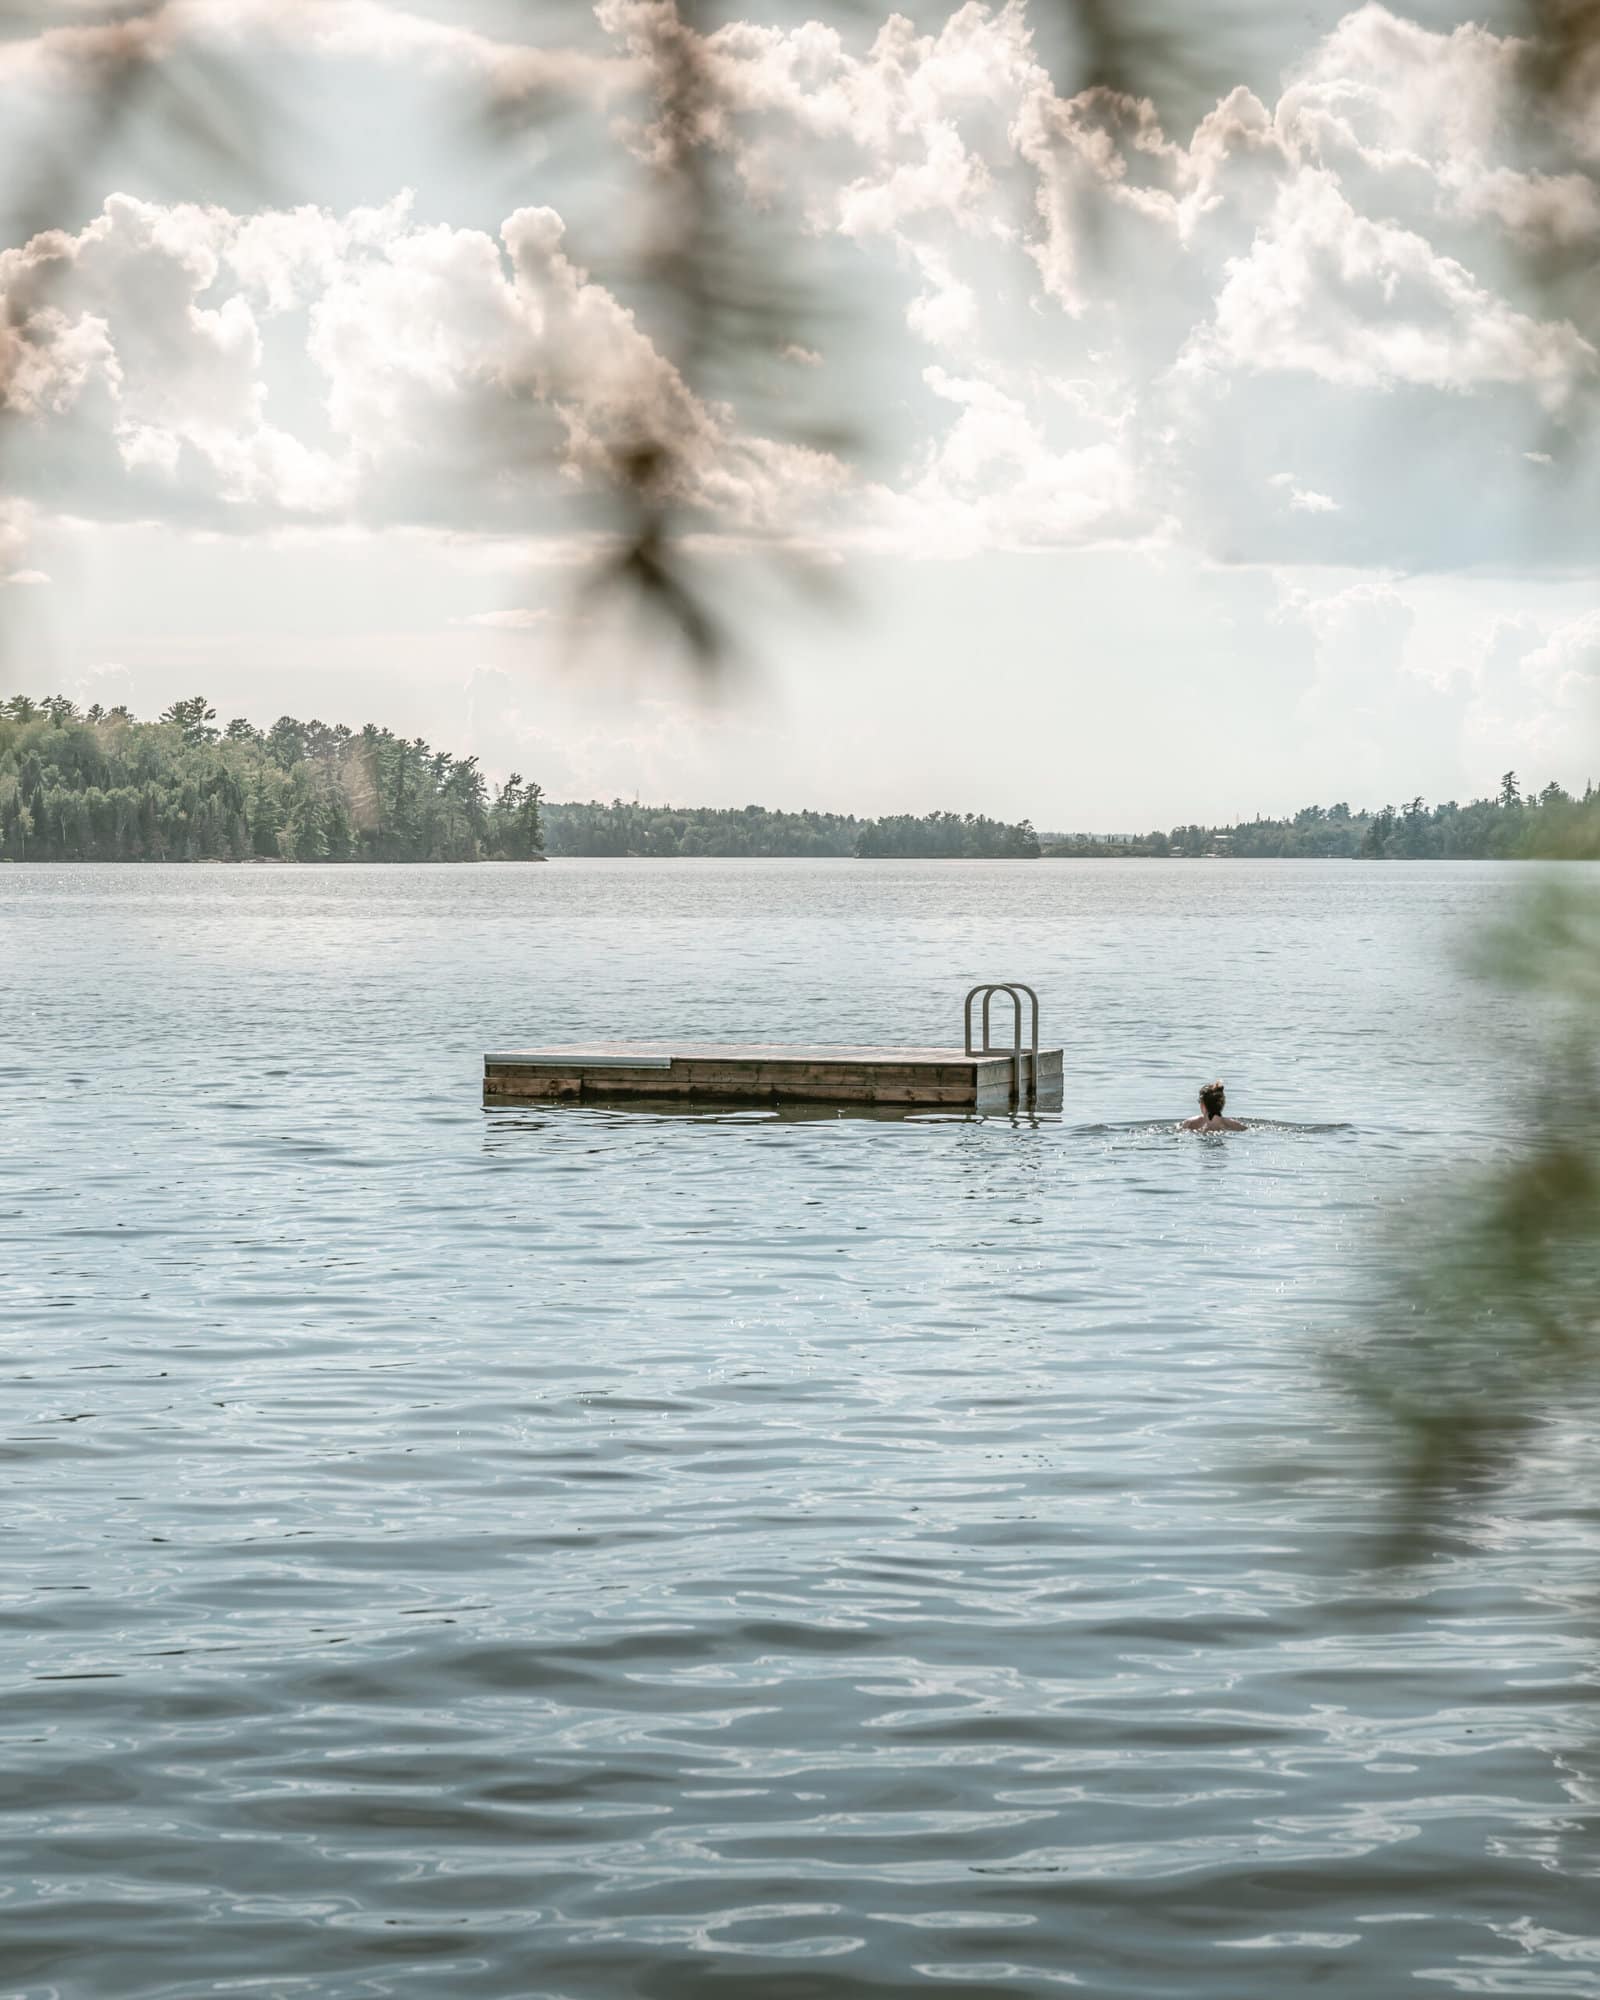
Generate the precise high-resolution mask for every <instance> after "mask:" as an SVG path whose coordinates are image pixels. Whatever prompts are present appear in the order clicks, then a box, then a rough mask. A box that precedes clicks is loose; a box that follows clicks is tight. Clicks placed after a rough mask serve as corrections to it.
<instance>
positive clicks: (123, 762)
mask: <svg viewBox="0 0 1600 2000" xmlns="http://www.w3.org/2000/svg"><path fill="white" fill-rule="evenodd" d="M542 797H543V795H542V793H541V792H540V789H539V787H538V786H537V785H536V784H529V783H525V782H524V780H523V778H522V775H521V773H520V772H513V773H512V775H511V776H510V777H509V778H507V780H506V782H505V783H504V784H503V785H501V786H500V787H499V789H498V790H496V791H493V792H491V790H490V788H489V785H488V783H487V781H486V780H485V778H484V776H483V774H482V772H481V771H480V770H479V769H478V760H477V758H475V757H452V756H450V755H449V753H448V752H447V751H442V750H434V749H432V748H430V747H429V745H428V744H426V743H425V742H424V741H423V740H422V738H421V737H420V736H419V737H414V738H412V739H411V740H410V741H409V742H407V741H406V740H404V739H403V738H401V737H398V736H395V735H393V734H392V733H391V732H390V731H389V730H387V729H379V728H378V727H377V726H376V724H373V723H368V724H367V725H366V726H365V727H364V728H361V729H349V728H346V727H345V726H344V725H343V724H333V725H330V724H328V723H325V722H317V721H312V722H301V721H298V720H297V719H296V718H295V717H294V716H292V715H285V716H280V717H279V719H278V720H277V721H276V722H275V723H274V724H273V725H272V727H271V728H270V729H266V730H262V729H257V728H256V727H255V726H254V725H253V724H251V723H249V722H246V721H245V720H243V719H242V718H239V719H236V720H234V721H232V722H230V723H228V724H227V726H226V727H225V728H220V729H219V728H218V727H217V725H216V711H215V709H213V708H212V707H211V706H210V704H209V703H208V702H207V701H206V699H205V697H204V696H203V695H194V696H191V697H190V698H189V699H188V700H186V701H176V702H174V703H173V704H172V706H171V707H170V708H168V709H166V710H165V711H164V712H163V713H162V715H161V716H160V718H159V719H158V720H157V721H155V722H139V721H136V720H135V718H134V717H133V716H132V715H131V714H130V713H129V711H128V710H127V709H126V708H121V707H118V708H102V707H101V706H100V705H99V704H96V705H95V706H94V707H92V708H88V709H85V710H82V711H81V712H80V710H79V709H78V708H77V707H76V705H75V704H74V703H72V702H70V701H68V700H67V699H66V697H65V696H62V695H56V696H52V697H51V698H50V699H48V700H46V701H34V700H32V699H30V698H29V697H28V696H26V695H16V696H13V697H12V699H11V700H9V701H8V702H6V703H5V704H4V705H3V706H0V858H4V859H5V860H8V861H250V860H275V861H478V860H484V859H504V860H530V859H534V858H536V857H538V856H539V855H541V854H542V852H543V827H542V823H541V813H540V809H541V804H542Z"/></svg>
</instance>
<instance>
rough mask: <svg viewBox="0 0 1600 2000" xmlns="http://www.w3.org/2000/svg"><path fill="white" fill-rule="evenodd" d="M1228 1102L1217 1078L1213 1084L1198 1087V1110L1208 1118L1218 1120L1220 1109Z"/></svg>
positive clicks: (1220, 1113) (1219, 1079)
mask: <svg viewBox="0 0 1600 2000" xmlns="http://www.w3.org/2000/svg"><path fill="white" fill-rule="evenodd" d="M1227 1101H1228V1093H1227V1090H1226V1088H1225V1087H1224V1085H1223V1082H1222V1079H1221V1078H1220V1077H1219V1078H1218V1079H1217V1081H1216V1082H1215V1083H1203V1084H1201V1086H1200V1109H1201V1110H1202V1111H1203V1112H1204V1113H1205V1114H1206V1116H1207V1117H1208V1118H1220V1117H1221V1116H1222V1107H1223V1105H1224V1104H1226V1103H1227Z"/></svg>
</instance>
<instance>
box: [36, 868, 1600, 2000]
mask: <svg viewBox="0 0 1600 2000" xmlns="http://www.w3.org/2000/svg"><path fill="white" fill-rule="evenodd" d="M1515 872H1516V871H1514V870H1512V869H1499V870H1497V869H1495V868H1493V867H1470V866H1464V867H1443V866H1439V867H1427V866H1422V867H1416V868H1407V867H1400V866H1389V867H1384V868H1361V867H1355V866H1340V865H1333V864H1329V865H1325V866H1319V865H1317V864H1307V865H1303V866H1302V865H1298V864H1290V863H1278V864H1270V863H1269V864H1264V865H1260V866H1251V865H1248V864H1230V865H1215V866H1208V865H1206V864H1199V863H1196V864H1188V865H1184V864H1176V863H1175V864H1162V863H1151V864H1140V863H1130V864H1117V863H1087V864H1050V863H1039V864H1033V865H1029V864H968V865H954V866H939V865H936V864H935V865H924V866H921V867H916V866H891V865H878V866H872V867H868V866H866V865H856V864H851V863H848V862H843V863H792V864H791V863H782V862H774V863H748V864H722V863H713V862H703V863H695V862H690V863H638V864H636V863H627V862H616V863H604V862H601V863H583V862H572V863H565V864H551V865H550V866H548V867H546V868H543V869H539V868H510V867H501V868H495V867H488V866H485V867H482V868H478V869H475V870H474V869H463V870H459V871H451V870H446V869H415V870H413V869H408V868H388V869H370V870H358V869H345V870H339V869H311V868H301V869H287V868H285V869H281V870H275V869H265V868H263V869H221V868H215V869H205V868H188V869H182V868H126V869H121V870H118V869H112V868H100V869H96V868H58V869H44V868H40V869H33V870H27V869H21V868H14V869H11V870H8V871H6V872H5V873H4V874H3V875H0V997H3V1000H4V1006H5V1018H6V1021H7V1024H8V1025H7V1035H6V1040H5V1046H4V1049H3V1051H0V1081H3V1083H4V1087H5V1097H6V1107H7V1109H6V1120H5V1127H4V1151H3V1154H0V1234H3V1239H4V1240H3V1264H0V1271H3V1276H0V1293H3V1296H4V1301H5V1306H6V1312H5V1327H6V1340H5V1353H4V1360H3V1379H4V1387H5V1396H4V1404H3V1407H0V1454H3V1457H4V1464H5V1469H6V1493H7V1499H8V1506H7V1509H6V1531H7V1532H6V1550H7V1557H8V1560H7V1562H6V1566H5V1571H4V1576H3V1590H4V1596H3V1600H0V1665H3V1669H4V1689H5V1705H4V1711H3V1715H0V1754H3V1759H4V1765H5V1768H6V1771H7V1774H8V1778H7V1783H6V1785H5V1787H4V1792H3V1796H4V1799H5V1804H6V1807H7V1811H6V1815H5V1818H4V1820H3V1822H0V1826H3V1829H4V1840H3V1845H0V1989H3V1991H4V1993H5V1995H7V1996H8V2000H9V1997H10V1996H19V2000H20V1996H26V1997H27V2000H45V1996H47V1995H49V1996H62V2000H68V1996H70V2000H78V1996H84V2000H87V1996H91V1995H92V1996H95V2000H102V1996H112V1995H114V1996H117V2000H122V1996H132V1995H140V1996H145V1995H149V1996H155V1995H162V1996H184V1997H185V2000H187V1996H191V1995H196V1996H197V1995H201V1994H214V1993H222V1992H233V1991H248V1992H261V1993H268V1994H272V1995H278V1994H282V1995H285V1996H299V1995H315V1996H318V2000H323V1996H326V2000H344V1996H351V2000H354V1996H357V1995H360V1996H369V1995H375V1994H377V1995H382V1994H397V1995H415V1996H428V2000H442V1996H456V1995H461V1996H477V1995H484V1996H489V1995H493V1996H504V2000H528V1996H545V1995H548V1996H577V1995H584V1996H588V1995H609V1994H614V1993H615V1994H621V1993H642V1994H649V1995H659V1996H679V1995H682V1996H689V1995H697V1994H701V1993H707V1992H729V1993H733V1992H745V1991H760V1992H761V1993H762V1994H763V1995H765V1996H777V2000H782V1996H801V1995H814V1994H815V1995H826V1996H834V1995H838V1996H850V1995H884V1994H891V1993H908V1992H912V1991H927V1992H929V1993H931V1994H945V1995H953V1996H973V2000H975V1996H978V1995H990V1994H994V1993H997V1992H1000V1993H1004V1992H1016V1993H1039V1994H1046V1993H1053V1992H1057V1991H1061V1990H1063V1989H1068V1990H1070V1989H1071V1988H1074V1987H1076V1988H1077V1989H1079V1990H1082V1991H1084V1992H1087V1993H1091V1994H1113V1993H1116V1994H1128V1995H1140V1996H1144V1995H1152V1994H1181V1995H1184V1996H1195V1995H1201V1996H1208V2000H1210V1997H1211V1996H1214V2000H1232V1996H1238V1995H1241V1994H1245V1993H1249V1994H1260V1995H1263V1996H1267V1995H1272V1994H1277V1993H1282V1992H1286V1991H1291V1990H1298V1989H1299V1988H1300V1987H1302V1986H1310V1985H1318V1986H1325V1987H1326V1988H1327V1990H1329V1991H1333V1992H1344V1993H1352V1994H1362V1995H1367V1994H1388V1993H1392V1992H1398V1991H1401V1990H1407V1989H1409V1988H1410V1987H1412V1986H1413V1985H1416V1986H1417V1987H1418V1989H1419V1990H1429V1991H1438V1990H1444V1991H1455V1992H1459V1993H1469V1994H1491V1993H1493V1994H1501V1993H1503V1994H1517V1995H1529V1994H1536V1993H1537V1994H1545V1993H1550V1994H1556V1993H1559V1994H1596V1995H1600V1935H1597V1932H1600V1924H1597V1921H1596V1918H1595V1914H1594V1913H1595V1911H1596V1909H1600V1894H1597V1892H1596V1890H1595V1884H1594V1880H1593V1877H1594V1874H1595V1872H1596V1861H1597V1855H1596V1849H1595V1844H1594V1828H1595V1824H1596V1812H1597V1806H1600V1793H1597V1786H1600V1756H1597V1754H1596V1753H1597V1745H1596V1738H1595V1733H1594V1710H1593V1694H1594V1678H1595V1666H1596V1656H1595V1652H1594V1650H1593V1644H1592V1638H1593V1629H1592V1610H1593V1601H1592V1591H1593V1587H1594V1582H1595V1579H1596V1576H1597V1575H1600V1561H1597V1558H1600V1516H1597V1514H1596V1510H1595V1509H1594V1507H1593V1506H1592V1504H1590V1505H1587V1506H1579V1505H1576V1504H1575V1503H1574V1501H1573V1498H1572V1485H1571V1471H1570V1461H1569V1459H1568V1458H1567V1457H1566V1456H1565V1455H1564V1453H1565V1451H1566V1447H1567V1445H1569V1444H1571V1443H1572V1442H1573V1441H1572V1440H1565V1441H1564V1440H1563V1439H1561V1438H1559V1437H1555V1438H1552V1439H1551V1440H1550V1441H1549V1442H1548V1446H1547V1448H1546V1450H1545V1451H1544V1453H1543V1454H1542V1455H1541V1456H1540V1457H1538V1458H1536V1459H1534V1460H1533V1461H1531V1462H1530V1464H1529V1466H1528V1468H1527V1469H1526V1471H1525V1473H1524V1475H1523V1476H1522V1482H1521V1485H1520V1486H1519V1487H1518V1488H1517V1489H1516V1490H1515V1491H1514V1492H1513V1493H1512V1494H1511V1496H1510V1498H1509V1499H1507V1498H1506V1497H1504V1496H1501V1497H1499V1498H1498V1499H1497V1500H1496V1501H1495V1502H1494V1503H1493V1504H1492V1506H1491V1505H1490V1503H1488V1502H1485V1503H1484V1504H1483V1506H1482V1507H1480V1508H1475V1509H1471V1510H1469V1511H1468V1512H1467V1513H1466V1514H1464V1516H1463V1520H1462V1526H1461V1532H1460V1534H1459V1536H1458V1537H1457V1538H1456V1539H1455V1540H1454V1542H1453V1543H1452V1544H1451V1545H1450V1546H1449V1547H1447V1548H1446V1549H1445V1551H1444V1552H1443V1553H1441V1554H1440V1555H1438V1556H1437V1557H1436V1558H1434V1559H1433V1560H1431V1561H1430V1562H1429V1563H1428V1564H1427V1565H1426V1566H1425V1567H1424V1568H1421V1569H1410V1570H1394V1569H1389V1568H1385V1567H1383V1566H1382V1565H1381V1564H1380V1563H1379V1561H1378V1560H1377V1558H1378V1554H1379V1551H1380V1548H1381V1543H1382V1536H1383V1531H1384V1508H1383V1502H1382V1489H1381V1485H1380V1483H1379V1478H1378V1467H1377V1463H1376V1460H1375V1456H1374V1448H1373V1443H1372V1440H1370V1439H1368V1438H1365V1437H1363V1436H1362V1435H1360V1433H1359V1431H1358V1428H1357V1425H1356V1420H1355V1419H1354V1417H1353V1416H1351V1414H1350V1413H1349V1412H1348V1411H1347V1410H1345V1409H1344V1408H1343V1407H1342V1406H1341V1405H1339V1404H1338V1403H1337V1402H1335V1401H1333V1400H1331V1398H1330V1396H1329V1394H1328V1393H1327V1392H1326V1391H1325V1389H1324V1388H1323V1387H1322V1385H1321V1380H1320V1377H1319V1374H1318V1369H1317V1362H1316V1345H1317V1342H1318V1341H1319V1340H1320V1339H1322V1338H1324V1337H1325V1336H1328V1335H1330V1334H1331V1335H1333V1336H1334V1337H1337V1336H1338V1334H1339V1332H1340V1330H1341V1329H1342V1328H1354V1327H1356V1326H1358V1325H1359V1319H1360V1298H1361V1286H1362V1283H1363V1280H1364V1274H1365V1272H1366V1271H1367V1270H1368V1269H1370V1265H1371V1260H1372V1257H1373V1255H1374V1242H1375V1237H1374V1225H1375V1223H1376V1222H1377V1221H1379V1220H1380V1219H1381V1217H1382V1215H1383V1214H1384V1213H1385V1212H1386V1211H1387V1210H1389V1209H1390V1208H1391V1207H1392V1206H1393V1204H1394V1203H1395V1202H1397V1201H1398V1200H1400V1199H1402V1198H1403V1197H1404V1194H1405V1192H1406V1189H1407V1187H1408V1185H1414V1184H1415V1183H1416V1182H1417V1181H1418V1180H1419V1179H1421V1178H1425V1177H1428V1176H1431V1175H1434V1174H1436V1173H1437V1172H1438V1171H1439V1170H1440V1169H1441V1168H1442V1167H1443V1166H1445V1165H1447V1164H1448V1163H1449V1162H1451V1161H1453V1160H1456V1159H1458V1158H1460V1157H1461V1156H1462V1155H1463V1154H1468V1155H1475V1154H1479V1153H1482V1152H1483V1151H1485V1150H1486V1149H1490V1148H1495V1147H1501V1146H1504V1145H1505V1144H1506V1143H1507V1136H1506V1135H1505V1133H1504V1132H1502V1131H1501V1130H1500V1129H1499V1127H1498V1120H1497V1114H1496V1108H1495V1107H1496V1098H1495V1094H1494V1092H1493V1090H1492V1089H1491V1087H1490V1078H1491V1076H1492V1075H1493V1074H1494V1073H1495V1072H1497V1071H1503V1070H1504V1069H1505V1068H1506V1067H1507V1065H1508V1064H1511V1063H1514V1061H1515V1058H1516V1051H1517V1049H1518V1047H1519V1045H1520V1041H1521V1038H1520V1035H1519V1031H1518V1024H1517V1023H1515V1022H1511V1023H1507V1022H1505V1021H1497V1020H1494V1019H1492V1018H1491V1017H1490V1014H1489V1011H1488V1010H1489V1009H1490V1008H1491V1006H1496V1007H1497V1006H1500V1005H1502V1004H1503V1003H1502V1002H1501V1001H1500V1000H1499V999H1498V998H1492V997H1491V996H1490V995H1489V994H1487V993H1486V992H1484V991H1481V990H1479V989H1476V988H1474V987H1473V986H1472V985H1470V984H1469V983H1468V982H1467V981H1466V980H1465V979H1464V978H1462V977H1460V976H1459V975H1458V974H1457V973H1456V972H1455V971H1454V970H1453V967H1452V961H1451V959H1450V956H1449V950H1448V946H1449V943H1450V940H1451V938H1452V937H1453V936H1455V935H1457V934H1459V933H1461V932H1462V931H1463V930H1464V929H1465V927H1468V926H1470V924H1471V923H1472V922H1473V921H1474V920H1475V919H1476V918H1477V917H1479V916H1481V915H1482V914H1484V913H1486V912H1487V911H1488V910H1490V909H1491V907H1492V906H1493V905H1494V903H1495V901H1496V900H1497V899H1498V898H1500V897H1502V896H1504V895H1505V894H1506V893H1507V892H1508V889H1509V884H1510V878H1511V876H1512V875H1513V874H1514V873H1515ZM984 977H1020V978H1025V979H1029V980H1031V981H1032V982H1033V983H1034V984H1036V985H1037V986H1038V987H1039V988H1040V990H1041V994H1042V997H1043V1000H1044V1003H1045V1008H1046V1021H1045V1026H1046V1031H1047V1039H1048V1040H1050V1041H1052V1042H1054V1041H1060V1042H1062V1043H1063V1044H1064V1045H1065V1047H1066V1051H1067V1076H1068V1086H1067V1101H1066V1108H1065V1110H1064V1111H1063V1112H1062V1113H1061V1114H1060V1115H1059V1116H1041V1117H1037V1118H1016V1119H1013V1118H991V1119H987V1120H970V1119H964V1118H957V1117H949V1116H928V1115H925V1116H911V1117H868V1116H861V1115H843V1116H841V1115H838V1114H834V1113H822V1114H808V1115H791V1114H783V1115H775V1114H771V1113H767V1112H763V1111H751V1110H739V1109H724V1110H705V1111H698V1112H682V1111H679V1112H666V1111H624V1110H617V1109H607V1108H590V1109H581V1110H559V1111H550V1112H541V1113H534V1112H518V1113H503V1114H491V1115H488V1116H486V1115H485V1114H484V1113H482V1112H481V1111H480V1110H479V1109H478V1106H477V1091H478V1080H479V1065H480V1059H481V1055H482V1051H483V1050H484V1049H485V1048H490V1047H495V1046H498V1045H505V1044H507V1043H510V1044H511V1045H516V1044H519V1043H521V1044H526V1043H529V1042H533V1041H539V1040H557V1041H559V1040H571V1039H577V1038H580V1037H583V1036H586V1035H605V1036H608V1037H641V1038H642V1037H650V1036H662V1035H672V1034H685V1035H691V1034H692V1035H695V1036H704V1037H716V1038H723V1039H751V1040H754V1039H792V1040H830V1041H831V1040H855V1039H862V1040H869V1041H887V1042H902V1041H922V1040H928V1041H934V1042H943V1041H947V1040H948V1039H950V1037H951V1035H952V1033H953V1032H955V1031H956V1026H957V1023H958V1021H959V1007H960V997H961V994H962V993H963V991H964V990H965V988H966V986H967V985H968V984H970V983H971V982H972V981H973V980H976V979H979V978H984ZM1219 1072H1220V1073H1222V1074H1223V1075H1225V1076H1226V1078H1227V1081H1228V1086H1229V1108H1230V1111H1236V1112H1237V1113H1238V1115H1240V1116H1242V1117H1245V1118H1247V1119H1248V1118H1252V1117H1255V1118H1257V1119H1258V1120H1259V1123H1258V1124H1257V1126H1256V1129H1254V1130H1252V1131H1250V1132H1248V1133H1246V1134H1243V1135H1239V1136H1238V1137H1236V1138H1233V1137H1230V1138H1228V1139H1226V1140H1217V1139H1196V1138H1194V1137H1192V1136H1184V1135H1180V1134H1177V1133H1176V1132H1175V1131H1174V1130H1173V1121H1175V1120H1176V1119H1177V1118H1179V1117H1182V1116H1185V1115H1187V1114H1188V1112H1189V1111H1190V1110H1191V1109H1192V1108H1193V1096H1194V1090H1195V1087H1196V1085H1197V1084H1198V1083H1199V1082H1200V1081H1202V1080H1203V1079H1205V1078H1208V1077H1210V1076H1212V1075H1214V1074H1217V1073H1219Z"/></svg>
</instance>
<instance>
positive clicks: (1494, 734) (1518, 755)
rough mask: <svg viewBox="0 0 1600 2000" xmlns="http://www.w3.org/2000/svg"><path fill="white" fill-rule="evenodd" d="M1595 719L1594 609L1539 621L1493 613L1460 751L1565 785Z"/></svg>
mask: <svg viewBox="0 0 1600 2000" xmlns="http://www.w3.org/2000/svg"><path fill="white" fill-rule="evenodd" d="M1597 723H1600V611H1589V612H1585V613H1583V614H1582V615H1581V616H1579V617H1577V618H1570V619H1565V620H1561V621H1556V622H1539V621H1535V620H1532V619H1528V618H1497V619H1496V620H1495V621H1494V623H1493V624H1492V625H1491V627H1490V629H1489V632H1488V634H1487V635H1486V637H1485V640H1484V643H1483V646H1482V649H1481V652H1480V654H1479V657H1478V659H1477V661H1476V662H1475V665H1474V668H1473V674H1472V695H1471V699H1470V701H1469V703H1468V706H1467V711H1466V715H1465V718H1464V720H1463V723H1462V749H1463V756H1464V757H1465V758H1468V759H1470V760H1472V761H1473V762H1476V763H1479V764H1485V763H1487V764H1490V765H1494V764H1495V763H1496V760H1498V768H1500V769H1513V770H1517V771H1520V772H1521V773H1522V775H1523V778H1524V779H1525V780H1526V781H1527V782H1528V783H1529V784H1542V783H1543V782H1544V781H1545V780H1547V779H1548V778H1550V777H1551V776H1552V775H1558V776H1563V777H1565V778H1567V779H1568V781H1569V782H1571V781H1573V780H1575V779H1576V778H1577V777H1578V776H1579V773H1577V772H1575V771H1574V770H1573V769H1572V765H1573V760H1574V756H1575V753H1576V751H1577V749H1578V746H1579V745H1580V744H1583V743H1592V742H1593V740H1594V731H1595V727H1596V724H1597Z"/></svg>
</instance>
